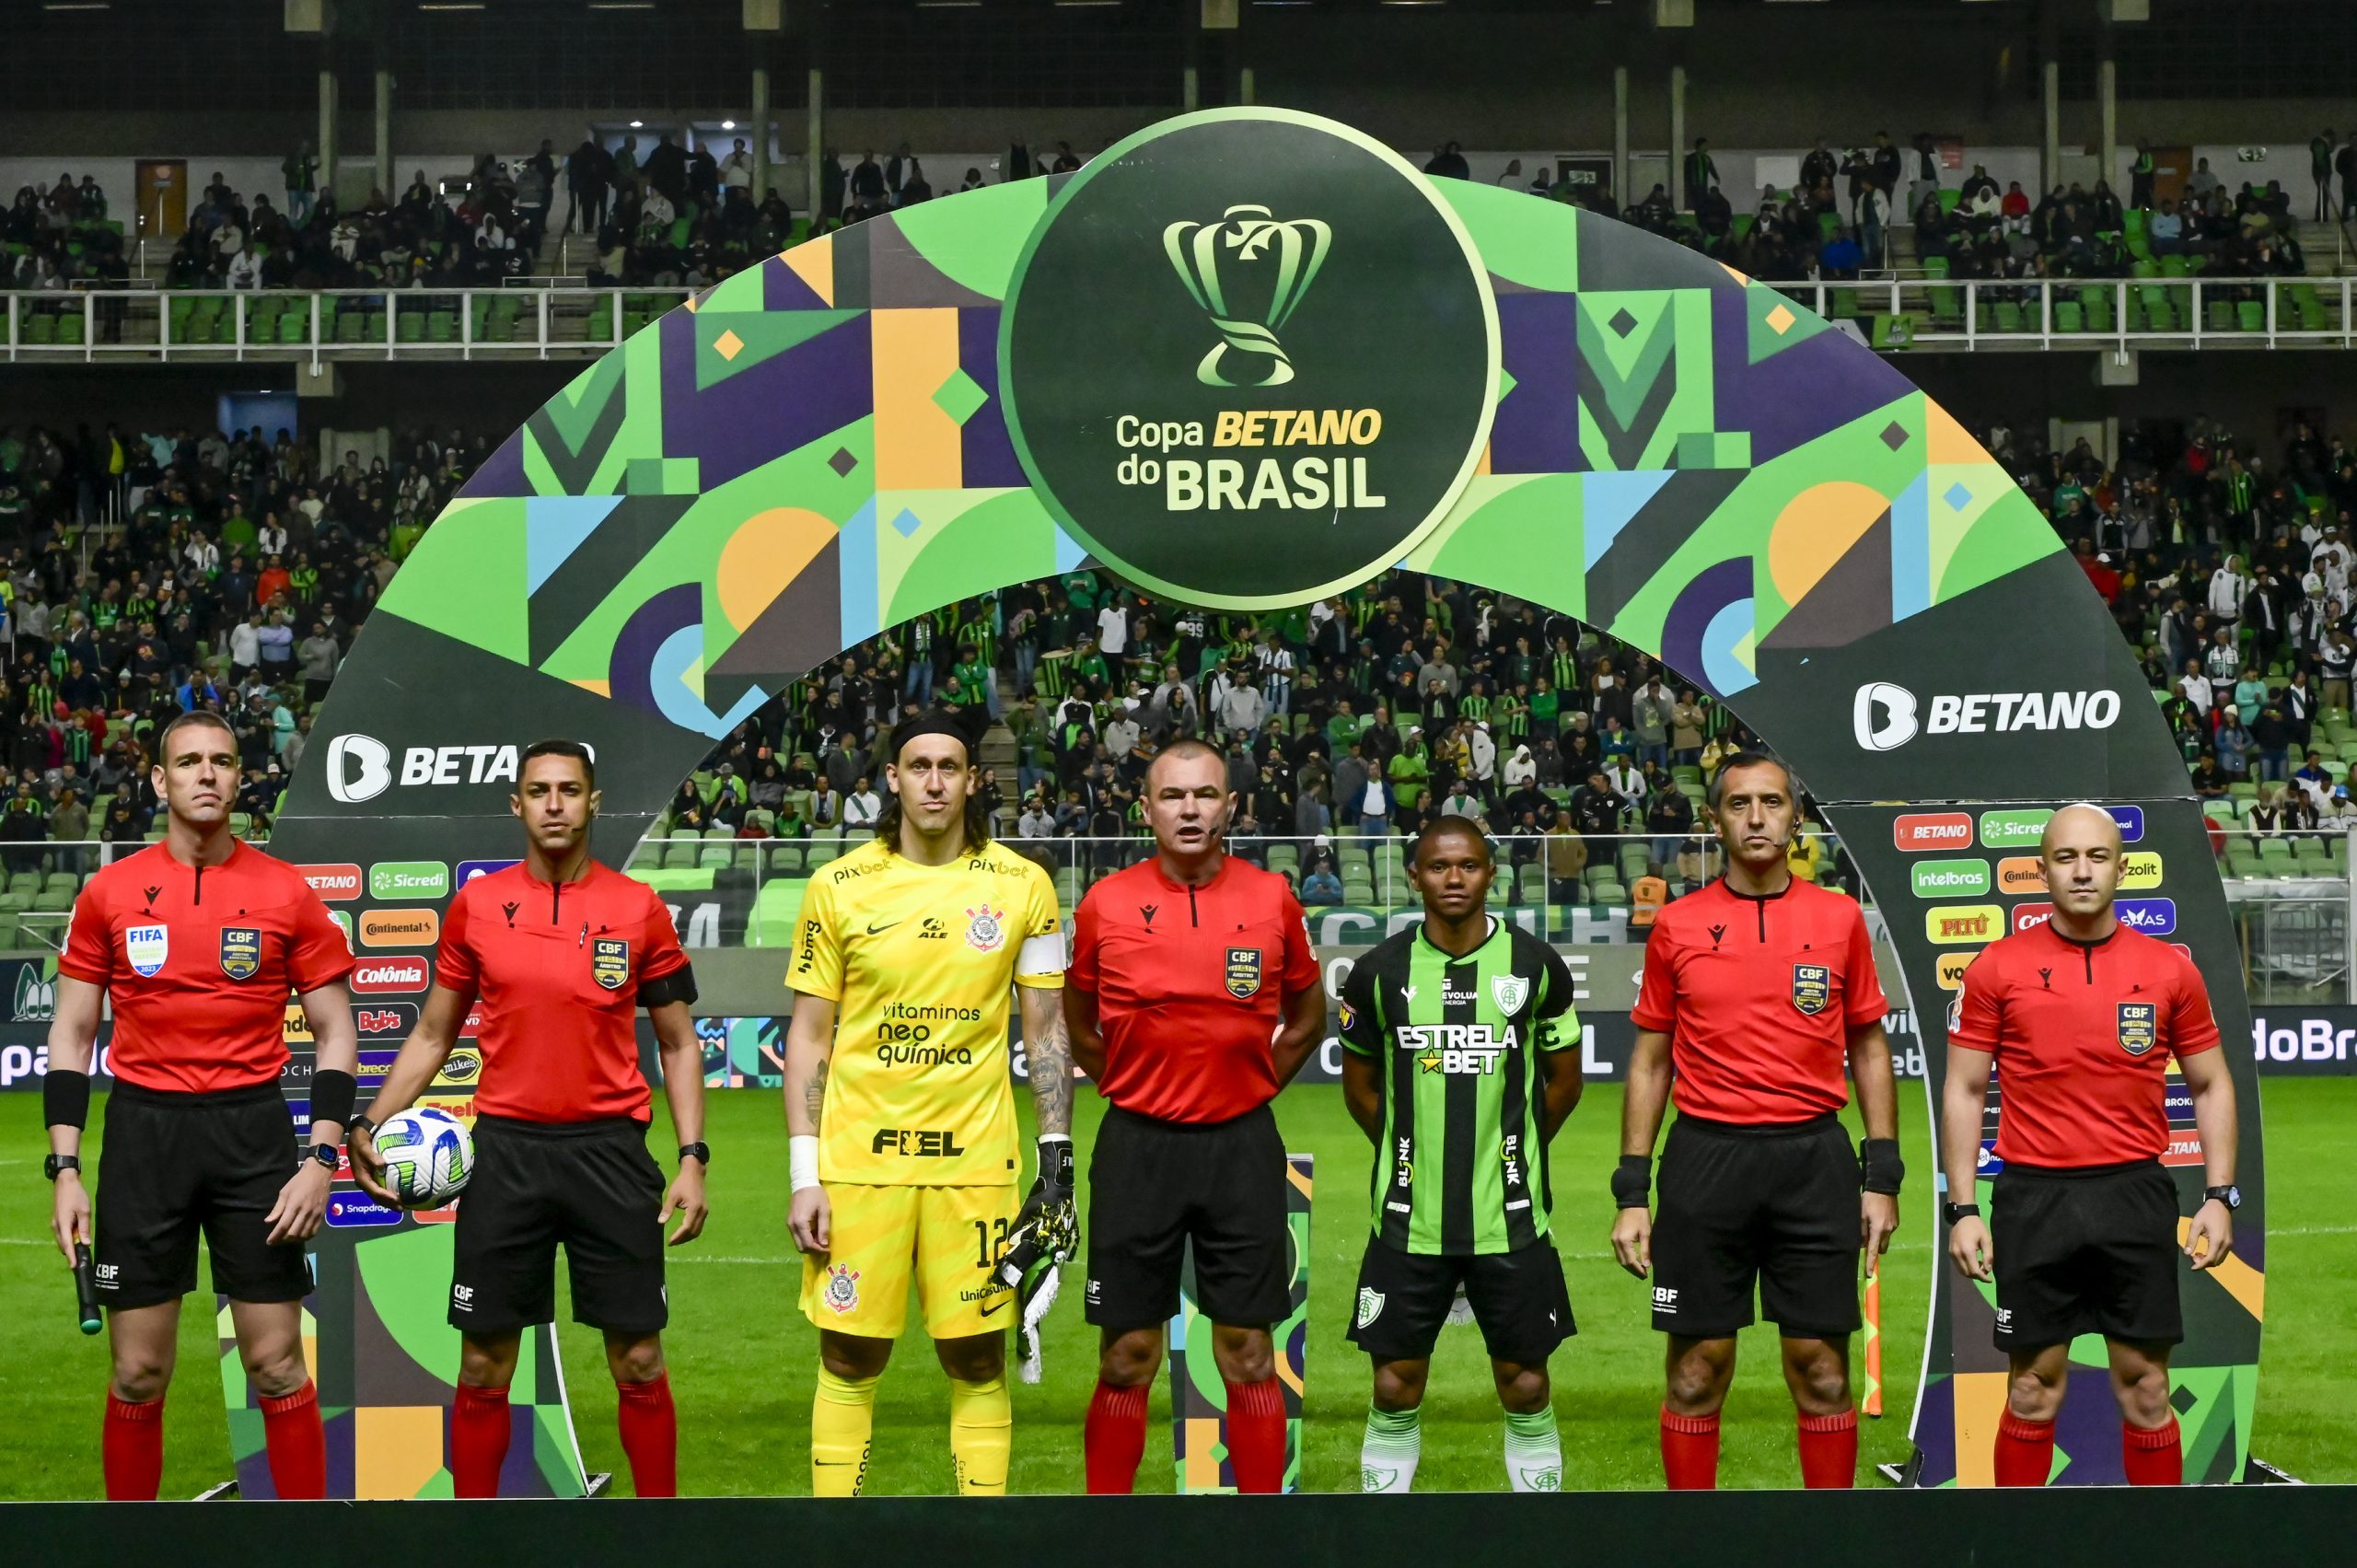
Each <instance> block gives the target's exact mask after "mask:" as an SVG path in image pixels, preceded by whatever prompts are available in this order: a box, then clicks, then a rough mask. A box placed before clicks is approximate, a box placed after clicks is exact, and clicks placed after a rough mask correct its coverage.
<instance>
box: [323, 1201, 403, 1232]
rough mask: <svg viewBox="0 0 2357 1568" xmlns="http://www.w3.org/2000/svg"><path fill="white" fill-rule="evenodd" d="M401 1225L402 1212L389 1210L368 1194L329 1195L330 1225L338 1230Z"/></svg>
mask: <svg viewBox="0 0 2357 1568" xmlns="http://www.w3.org/2000/svg"><path fill="white" fill-rule="evenodd" d="M328 1224H330V1225H333V1226H335V1228H336V1229H338V1230H348V1229H352V1228H354V1227H363V1228H366V1227H377V1226H383V1225H399V1224H401V1211H400V1210H399V1209H393V1208H388V1207H386V1206H385V1205H384V1204H382V1203H379V1202H377V1200H376V1199H374V1198H371V1197H370V1196H368V1194H367V1193H366V1192H330V1193H329V1194H328Z"/></svg>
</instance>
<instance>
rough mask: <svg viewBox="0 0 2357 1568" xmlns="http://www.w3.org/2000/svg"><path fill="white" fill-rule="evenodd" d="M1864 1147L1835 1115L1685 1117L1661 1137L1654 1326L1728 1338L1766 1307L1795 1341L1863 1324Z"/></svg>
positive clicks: (1693, 1336)
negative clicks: (1752, 1122)
mask: <svg viewBox="0 0 2357 1568" xmlns="http://www.w3.org/2000/svg"><path fill="white" fill-rule="evenodd" d="M1858 1192H1859V1184H1858V1156H1857V1155H1856V1154H1855V1153H1854V1152H1853V1151H1852V1149H1851V1147H1850V1140H1849V1135H1848V1134H1847V1133H1846V1132H1843V1131H1842V1130H1841V1123H1840V1121H1838V1120H1837V1119H1835V1118H1833V1117H1831V1116H1824V1117H1818V1118H1817V1119H1816V1120H1814V1121H1803V1122H1797V1123H1787V1124H1785V1125H1782V1126H1777V1127H1737V1126H1734V1125H1731V1124H1729V1123H1726V1122H1722V1121H1702V1120H1701V1118H1699V1117H1692V1116H1681V1117H1679V1118H1678V1121H1677V1122H1676V1123H1675V1124H1673V1125H1672V1126H1671V1128H1670V1130H1669V1139H1668V1141H1667V1142H1666V1144H1664V1145H1663V1146H1662V1154H1661V1174H1660V1181H1659V1193H1660V1198H1659V1204H1658V1207H1657V1208H1656V1210H1655V1214H1654V1239H1653V1261H1654V1327H1655V1328H1656V1329H1658V1330H1661V1331H1662V1332H1664V1333H1666V1334H1678V1335H1681V1336H1683V1337H1684V1338H1687V1339H1692V1340H1716V1339H1724V1338H1726V1337H1727V1336H1728V1335H1730V1334H1733V1333H1734V1332H1735V1331H1736V1330H1738V1329H1742V1328H1746V1327H1748V1326H1749V1324H1750V1323H1751V1320H1752V1310H1751V1297H1752V1290H1753V1287H1754V1285H1755V1283H1756V1284H1757V1286H1758V1288H1759V1310H1760V1313H1761V1314H1762V1315H1763V1316H1765V1317H1766V1318H1768V1320H1769V1321H1770V1322H1771V1323H1774V1324H1775V1325H1776V1326H1777V1327H1778V1328H1779V1329H1780V1330H1782V1331H1783V1332H1784V1334H1786V1335H1787V1336H1789V1337H1791V1338H1794V1339H1818V1340H1829V1339H1838V1338H1840V1336H1842V1335H1843V1334H1851V1333H1855V1332H1856V1331H1857V1330H1858V1326H1859V1324H1860V1323H1861V1322H1862V1321H1863V1320H1864V1318H1863V1316H1862V1315H1861V1313H1860V1312H1859V1310H1858V1262H1859V1260H1858V1253H1859V1249H1860V1248H1861V1246H1862V1245H1863V1244H1862V1243H1861V1241H1860V1240H1859V1237H1858Z"/></svg>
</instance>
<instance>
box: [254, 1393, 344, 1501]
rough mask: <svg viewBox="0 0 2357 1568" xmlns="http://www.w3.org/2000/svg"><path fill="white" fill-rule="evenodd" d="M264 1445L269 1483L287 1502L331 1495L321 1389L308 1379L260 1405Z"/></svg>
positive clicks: (315, 1499)
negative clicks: (320, 1415) (320, 1399)
mask: <svg viewBox="0 0 2357 1568" xmlns="http://www.w3.org/2000/svg"><path fill="white" fill-rule="evenodd" d="M261 1440H262V1446H264V1447H265V1448H267V1449H268V1450H269V1451H270V1483H271V1485H273V1486H274V1487H276V1488H277V1489H278V1495H279V1497H280V1498H281V1499H283V1500H284V1501H286V1502H289V1503H297V1502H304V1501H317V1500H318V1499H319V1498H322V1497H325V1496H326V1495H327V1494H328V1434H327V1429H326V1428H324V1427H323V1426H321V1425H320V1424H319V1386H318V1385H317V1384H315V1383H313V1382H312V1381H311V1380H310V1379H309V1378H308V1377H306V1378H304V1379H303V1386H302V1387H301V1388H297V1389H296V1390H295V1391H294V1392H293V1393H291V1394H286V1395H283V1396H281V1397H280V1398H278V1399H274V1400H273V1399H264V1400H262V1402H261Z"/></svg>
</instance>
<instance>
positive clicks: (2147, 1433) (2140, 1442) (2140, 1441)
mask: <svg viewBox="0 0 2357 1568" xmlns="http://www.w3.org/2000/svg"><path fill="white" fill-rule="evenodd" d="M2119 1458H2120V1463H2121V1464H2122V1465H2123V1466H2124V1467H2125V1468H2126V1469H2127V1472H2128V1484H2129V1485H2131V1486H2183V1485H2184V1484H2185V1445H2184V1443H2183V1442H2182V1441H2181V1440H2180V1439H2179V1437H2178V1435H2177V1417H2175V1416H2171V1417H2169V1421H2168V1424H2167V1425H2166V1426H2155V1427H2153V1428H2151V1429H2149V1430H2147V1429H2146V1428H2144V1427H2141V1426H2130V1425H2129V1424H2128V1423H2125V1422H2122V1423H2120V1427H2119Z"/></svg>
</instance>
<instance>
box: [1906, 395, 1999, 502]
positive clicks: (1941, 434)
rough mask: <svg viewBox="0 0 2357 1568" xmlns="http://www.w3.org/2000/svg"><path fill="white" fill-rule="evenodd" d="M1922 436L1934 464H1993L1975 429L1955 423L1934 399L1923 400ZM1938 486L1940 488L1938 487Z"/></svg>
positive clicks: (1954, 418)
mask: <svg viewBox="0 0 2357 1568" xmlns="http://www.w3.org/2000/svg"><path fill="white" fill-rule="evenodd" d="M1923 436H1924V447H1925V450H1926V451H1928V452H1929V453H1930V454H1931V458H1930V460H1931V461H1933V462H1935V463H1993V462H1995V461H1996V460H1997V459H1994V458H1992V457H1991V456H1990V455H1989V448H1988V447H1984V446H1982V445H1981V444H1980V442H1979V441H1978V440H1976V439H1975V438H1974V437H1973V434H1972V432H1970V431H1969V430H1967V429H1966V428H1965V427H1964V426H1963V425H1961V424H1957V423H1956V415H1954V414H1952V413H1950V412H1948V411H1947V410H1945V409H1944V408H1942V407H1941V406H1940V405H1939V404H1937V403H1935V402H1933V401H1932V400H1931V399H1929V398H1925V399H1924V400H1923ZM1935 488H1938V487H1935Z"/></svg>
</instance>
